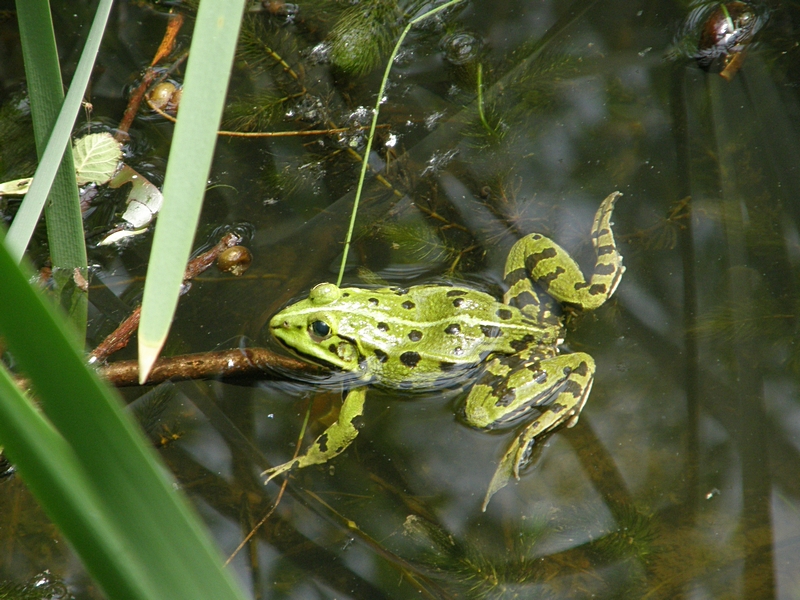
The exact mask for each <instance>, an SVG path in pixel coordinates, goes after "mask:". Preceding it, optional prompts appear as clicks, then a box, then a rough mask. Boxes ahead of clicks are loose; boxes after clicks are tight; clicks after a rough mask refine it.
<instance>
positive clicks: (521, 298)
mask: <svg viewBox="0 0 800 600" xmlns="http://www.w3.org/2000/svg"><path fill="white" fill-rule="evenodd" d="M621 195H622V194H621V193H620V192H613V193H612V194H609V195H608V197H607V198H606V199H605V200H603V202H602V203H601V204H600V208H598V209H597V213H596V214H595V217H594V224H593V225H592V244H593V245H594V250H595V254H596V255H597V261H596V262H595V265H594V271H593V272H592V276H591V278H590V279H589V281H586V279H585V278H584V276H583V273H582V272H581V269H580V267H579V266H578V264H577V263H576V262H575V260H574V259H573V258H572V257H571V256H570V255H569V254H568V253H567V252H566V250H564V249H563V248H561V246H559V245H558V244H556V243H555V242H554V241H553V240H551V239H549V238H547V237H545V236H543V235H541V234H539V233H534V234H531V235H528V236H526V237H524V238H522V239H521V240H519V241H518V242H517V243H516V244H514V246H513V247H512V248H511V252H509V255H508V260H507V261H506V269H505V274H506V282H507V283H508V285H509V289H508V291H507V292H506V294H505V297H504V301H505V303H506V304H509V303H511V302H516V303H517V304H518V305H520V306H524V305H527V304H531V303H534V302H536V300H535V297H536V292H535V290H534V287H533V282H536V283H538V284H539V285H540V286H541V288H542V289H543V290H544V291H545V292H547V294H548V295H549V296H551V297H552V298H555V299H556V300H558V301H559V302H569V303H570V304H576V305H578V306H580V307H581V308H584V309H587V310H592V309H595V308H597V307H598V306H600V305H601V304H603V302H605V301H606V300H608V299H609V298H610V297H611V295H612V294H613V293H614V291H615V290H616V289H617V285H619V282H620V279H622V274H623V273H624V272H625V267H623V266H622V255H620V253H619V251H618V250H617V245H616V242H615V241H614V233H613V232H612V231H611V212H612V211H613V210H614V203H615V202H616V200H617V198H619V197H620V196H621ZM537 304H538V303H537ZM536 310H538V309H536ZM523 311H525V312H529V311H526V310H525V308H523Z"/></svg>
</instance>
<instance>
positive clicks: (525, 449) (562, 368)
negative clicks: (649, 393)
mask: <svg viewBox="0 0 800 600" xmlns="http://www.w3.org/2000/svg"><path fill="white" fill-rule="evenodd" d="M594 370H595V364H594V359H593V358H592V357H591V356H589V355H588V354H585V353H583V352H575V353H573V354H561V355H558V356H553V357H551V358H545V359H544V360H541V361H533V362H529V363H527V366H526V368H525V369H520V370H519V373H520V374H522V376H523V377H527V378H528V379H529V380H530V381H529V383H528V385H527V386H520V387H518V389H517V395H518V396H519V395H520V392H524V394H525V397H527V398H528V400H527V401H526V400H525V399H524V398H522V399H520V401H521V406H519V407H517V410H518V411H520V410H521V411H531V410H532V409H534V408H538V409H541V410H542V412H541V414H539V415H538V416H537V417H536V418H535V419H534V420H533V421H531V422H530V423H528V424H527V425H526V426H525V427H523V429H522V431H520V433H519V434H518V435H517V436H516V437H515V438H514V441H513V442H512V443H511V445H510V446H509V447H508V450H507V451H506V453H505V454H504V455H503V458H502V460H501V461H500V463H499V464H498V466H497V469H496V470H495V473H494V476H493V477H492V481H491V483H490V484H489V489H488V490H487V492H486V497H485V498H484V501H483V506H482V507H481V509H482V510H483V511H485V510H486V506H487V505H488V504H489V500H491V498H492V496H493V495H494V494H495V493H496V492H497V491H498V490H501V489H502V488H504V487H505V486H506V485H507V484H508V482H509V480H510V479H511V478H512V477H514V478H515V479H519V472H520V469H522V468H524V467H525V466H526V464H527V463H528V458H529V457H530V454H531V450H532V448H533V444H534V443H535V441H536V438H537V437H539V436H541V435H544V434H546V433H549V432H551V431H553V430H555V429H556V428H558V427H560V426H562V425H565V426H566V427H573V426H574V425H575V424H576V423H577V422H578V417H579V416H580V414H581V410H583V406H584V404H586V399H587V398H588V397H589V392H590V391H591V389H592V382H593V381H594ZM523 373H524V374H523ZM509 377H510V378H511V379H519V377H520V376H519V375H517V376H516V377H515V373H512V374H511V375H509ZM473 392H474V388H473ZM471 397H472V394H470V398H471ZM467 402H469V398H468V399H467ZM526 402H527V403H526ZM515 418H518V417H516V416H515Z"/></svg>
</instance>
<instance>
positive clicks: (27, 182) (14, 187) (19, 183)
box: [0, 177, 33, 196]
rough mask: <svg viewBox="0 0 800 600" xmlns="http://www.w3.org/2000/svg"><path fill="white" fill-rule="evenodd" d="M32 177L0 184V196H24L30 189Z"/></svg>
mask: <svg viewBox="0 0 800 600" xmlns="http://www.w3.org/2000/svg"><path fill="white" fill-rule="evenodd" d="M32 181H33V177H26V178H25V179H15V180H14V181H6V182H5V183H0V196H24V195H25V194H27V193H28V189H29V188H30V187H31V182H32Z"/></svg>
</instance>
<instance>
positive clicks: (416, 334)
mask: <svg viewBox="0 0 800 600" xmlns="http://www.w3.org/2000/svg"><path fill="white" fill-rule="evenodd" d="M408 339H409V340H411V341H412V342H418V341H420V340H421V339H422V332H421V331H419V330H417V329H412V330H411V331H409V332H408Z"/></svg>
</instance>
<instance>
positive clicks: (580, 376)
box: [465, 352, 594, 435]
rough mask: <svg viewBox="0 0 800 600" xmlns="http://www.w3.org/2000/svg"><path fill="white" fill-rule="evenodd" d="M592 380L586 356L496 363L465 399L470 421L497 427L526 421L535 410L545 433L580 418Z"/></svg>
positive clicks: (506, 359) (512, 359) (510, 359)
mask: <svg viewBox="0 0 800 600" xmlns="http://www.w3.org/2000/svg"><path fill="white" fill-rule="evenodd" d="M593 377H594V360H593V359H592V357H591V356H589V355H588V354H585V353H583V352H575V353H573V354H562V355H558V356H553V357H550V358H543V359H535V358H529V359H527V360H522V359H520V358H519V357H518V356H501V357H497V358H494V359H492V360H491V361H490V362H489V363H488V364H487V365H486V367H485V369H484V372H483V374H482V375H481V377H480V378H479V379H478V381H477V382H476V383H475V385H473V387H472V390H471V391H470V394H469V396H468V397H467V401H466V405H465V415H466V420H467V422H468V423H469V424H470V425H472V426H473V427H482V428H491V427H498V426H503V425H507V424H510V423H514V422H519V421H522V420H526V414H527V413H530V412H531V411H532V410H534V409H537V410H539V411H544V412H543V413H542V414H541V415H540V416H539V418H538V419H536V422H537V423H540V426H539V427H537V431H538V432H539V433H543V432H544V431H548V430H549V429H552V428H553V427H555V426H556V425H559V424H560V423H561V422H563V421H565V420H567V419H569V418H571V417H572V416H573V415H574V414H576V413H578V412H580V409H581V408H583V402H585V400H586V396H587V395H588V393H589V388H591V385H592V379H593ZM527 420H530V419H527ZM537 435H538V434H537Z"/></svg>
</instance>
